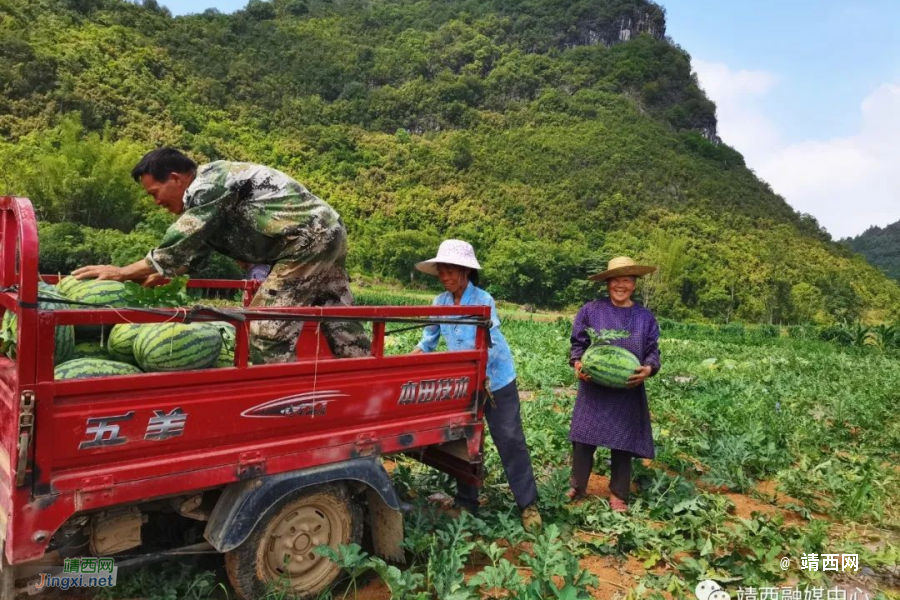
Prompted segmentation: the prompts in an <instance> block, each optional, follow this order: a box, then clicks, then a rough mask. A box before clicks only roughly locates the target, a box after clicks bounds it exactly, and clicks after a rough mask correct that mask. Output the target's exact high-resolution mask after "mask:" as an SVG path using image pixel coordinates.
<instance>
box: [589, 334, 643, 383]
mask: <svg viewBox="0 0 900 600" xmlns="http://www.w3.org/2000/svg"><path fill="white" fill-rule="evenodd" d="M640 366H641V363H640V361H639V360H638V359H637V357H636V356H635V355H634V354H632V353H631V352H629V351H628V350H626V349H625V348H620V347H619V346H611V345H609V344H592V345H591V347H590V348H588V349H587V350H586V351H585V352H584V355H583V356H582V357H581V370H582V371H583V372H584V373H587V374H588V375H590V376H591V380H592V381H593V382H594V383H596V384H599V385H605V386H606V387H611V388H624V387H625V386H626V384H627V383H628V378H629V377H631V376H632V375H634V370H635V369H637V368H638V367H640Z"/></svg>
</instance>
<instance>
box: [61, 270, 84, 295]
mask: <svg viewBox="0 0 900 600" xmlns="http://www.w3.org/2000/svg"><path fill="white" fill-rule="evenodd" d="M79 283H81V280H79V279H75V277H73V276H72V275H66V276H65V277H63V278H62V279H60V280H59V283H57V284H56V288H57V290H58V291H59V293H60V294H62V295H63V296H66V297H67V298H68V297H69V293H70V292H71V291H72V289H74V287H75V286H76V285H78V284H79Z"/></svg>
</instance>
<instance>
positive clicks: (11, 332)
mask: <svg viewBox="0 0 900 600" xmlns="http://www.w3.org/2000/svg"><path fill="white" fill-rule="evenodd" d="M42 285H44V286H48V284H42ZM48 287H49V286H48ZM38 294H39V296H40V297H41V298H42V300H38V306H39V307H40V308H41V309H43V310H60V309H65V308H69V305H68V304H67V303H66V298H65V297H63V296H61V295H60V294H57V293H56V292H52V291H50V290H49V289H47V288H43V289H40V291H39V292H38ZM54 300H55V301H54ZM0 332H2V333H0V338H2V340H3V342H2V346H3V347H2V350H3V352H5V353H6V354H7V355H8V356H11V357H15V355H16V340H17V337H18V335H19V324H18V318H17V317H16V313H14V312H12V311H9V310H8V311H6V312H5V313H4V314H3V320H2V321H0ZM74 350H75V330H74V328H73V327H72V326H71V325H58V326H57V327H56V331H55V332H54V352H53V361H54V363H55V364H60V363H62V362H65V361H67V360H69V359H70V358H72V353H73V352H74Z"/></svg>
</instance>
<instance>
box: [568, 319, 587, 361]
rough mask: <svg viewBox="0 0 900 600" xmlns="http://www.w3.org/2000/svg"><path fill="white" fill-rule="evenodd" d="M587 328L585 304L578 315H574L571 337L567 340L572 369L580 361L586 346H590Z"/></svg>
mask: <svg viewBox="0 0 900 600" xmlns="http://www.w3.org/2000/svg"><path fill="white" fill-rule="evenodd" d="M588 328H589V325H588V316H587V304H585V305H584V306H582V307H581V310H579V311H578V314H577V315H575V322H574V323H573V324H572V337H571V338H570V339H569V341H570V342H571V344H572V348H571V350H570V351H569V364H570V365H571V366H573V367H574V366H575V363H576V362H580V361H581V356H582V355H583V354H584V352H585V350H587V349H588V346H590V345H591V338H590V336H589V335H588Z"/></svg>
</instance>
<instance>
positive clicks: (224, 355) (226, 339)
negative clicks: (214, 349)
mask: <svg viewBox="0 0 900 600" xmlns="http://www.w3.org/2000/svg"><path fill="white" fill-rule="evenodd" d="M206 325H209V326H210V327H214V328H216V330H217V331H218V332H219V334H220V335H221V336H222V350H221V351H220V352H219V358H218V359H217V360H216V363H215V364H214V365H213V366H214V367H216V368H223V367H233V366H234V345H235V340H236V339H237V331H236V330H235V328H234V325H232V324H231V323H228V322H227V321H210V322H208V323H206Z"/></svg>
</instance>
